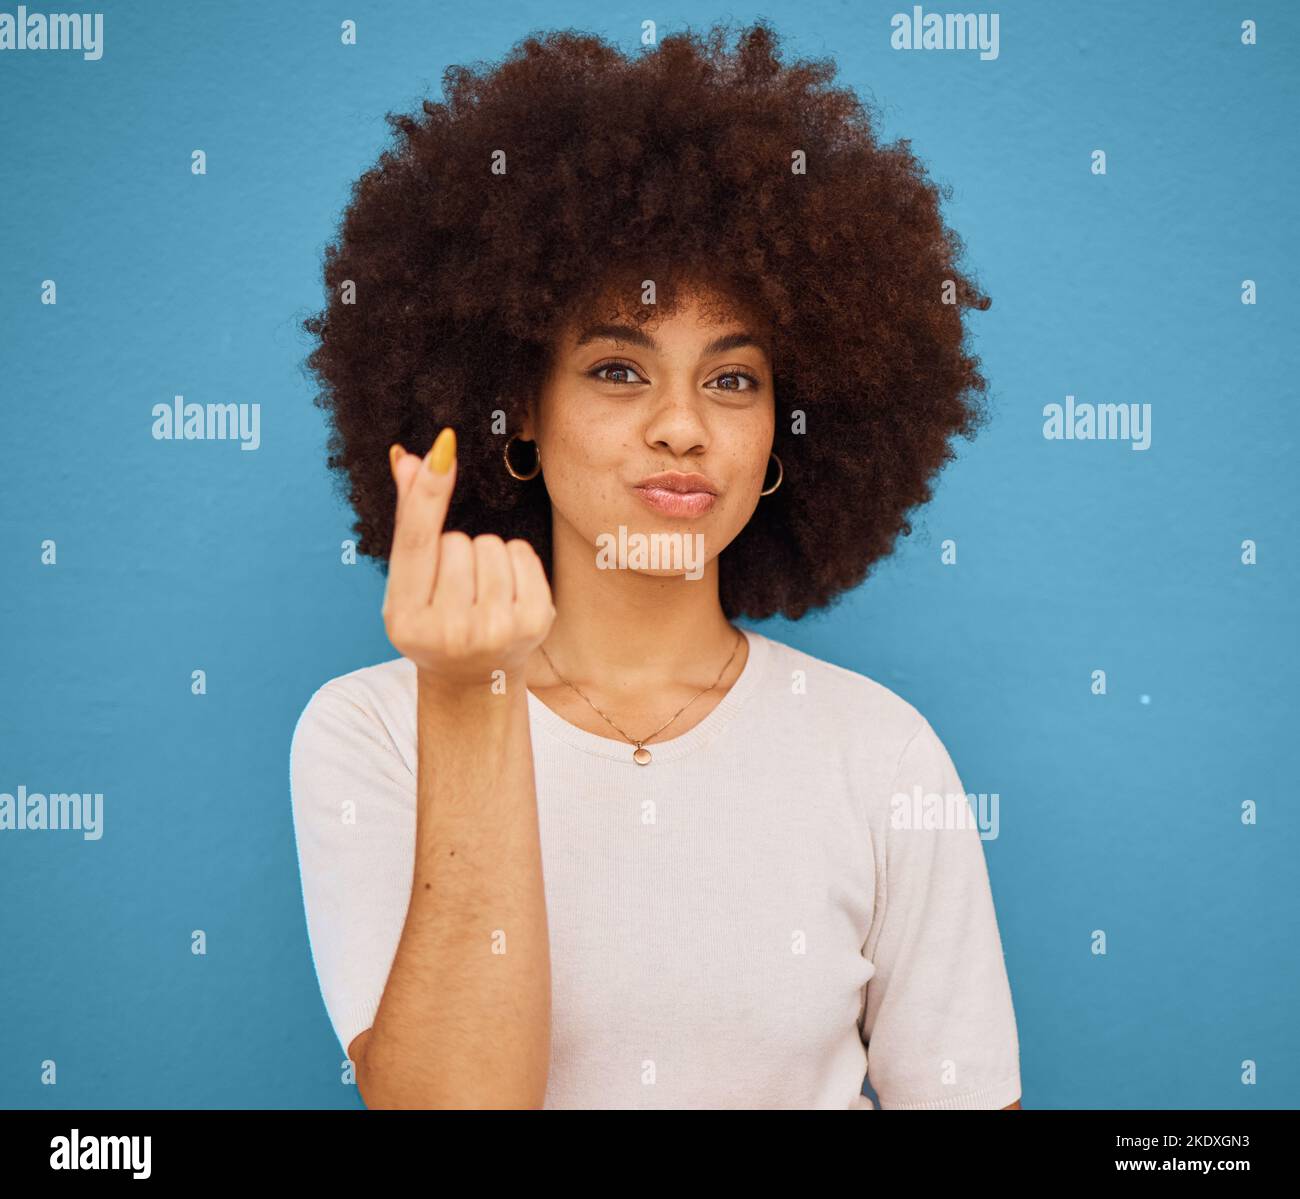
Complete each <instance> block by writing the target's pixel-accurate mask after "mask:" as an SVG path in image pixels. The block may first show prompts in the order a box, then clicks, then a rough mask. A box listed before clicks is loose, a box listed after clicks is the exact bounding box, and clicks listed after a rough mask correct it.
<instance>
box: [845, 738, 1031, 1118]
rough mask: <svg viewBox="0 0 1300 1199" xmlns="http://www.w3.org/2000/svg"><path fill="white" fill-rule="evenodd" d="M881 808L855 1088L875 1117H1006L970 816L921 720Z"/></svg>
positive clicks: (995, 964) (999, 1006)
mask: <svg viewBox="0 0 1300 1199" xmlns="http://www.w3.org/2000/svg"><path fill="white" fill-rule="evenodd" d="M950 797H951V798H950ZM884 798H885V800H886V802H885V803H884V804H882V805H879V806H878V807H877V808H876V809H875V815H874V817H873V821H872V839H873V843H874V850H873V852H874V854H875V857H876V872H877V874H876V877H877V888H876V911H875V914H874V916H873V919H872V926H871V931H870V933H869V935H868V938H867V941H866V943H865V945H864V946H863V955H864V956H865V957H866V958H867V959H868V960H870V961H871V962H872V963H873V965H874V966H875V971H874V973H873V974H872V975H871V977H870V979H869V980H868V982H867V991H866V1002H865V1005H864V1011H863V1018H862V1025H861V1032H862V1038H863V1041H864V1042H865V1043H866V1046H867V1077H868V1078H869V1079H870V1081H871V1085H872V1087H873V1088H874V1089H875V1092H876V1095H877V1097H878V1098H879V1100H880V1106H881V1107H882V1108H884V1109H889V1108H1004V1107H1007V1106H1008V1105H1010V1104H1012V1103H1014V1102H1015V1101H1016V1100H1017V1099H1019V1098H1020V1046H1019V1040H1018V1036H1017V1031H1016V1020H1015V1012H1014V1009H1013V1006H1012V1001H1011V988H1010V983H1009V981H1008V978H1007V970H1006V962H1005V959H1004V957H1003V951H1002V940H1001V936H1000V934H999V931H998V924H997V917H996V915H995V913H994V908H993V894H992V890H991V888H990V885H989V875H988V868H987V866H986V863H985V860H984V849H983V842H982V840H981V838H980V834H979V829H978V827H977V824H976V817H977V815H978V810H977V809H978V805H972V803H971V802H970V800H968V799H967V797H966V792H965V788H964V787H963V786H962V784H961V781H960V779H959V778H958V776H957V771H956V769H955V767H954V766H953V763H952V760H951V758H950V757H949V756H948V752H947V750H946V749H945V748H944V746H943V744H942V742H940V740H939V738H938V737H937V736H936V735H935V733H934V730H933V729H932V728H931V727H930V725H929V724H928V723H927V722H925V721H924V720H922V725H921V727H920V729H918V731H917V732H916V733H915V734H914V735H913V736H912V738H911V740H910V741H908V743H907V745H906V746H905V747H904V749H903V751H902V754H901V755H900V758H899V762H898V767H897V771H896V773H895V777H894V782H893V785H892V787H891V793H890V795H888V796H885V797H884ZM994 827H996V825H995V826H994Z"/></svg>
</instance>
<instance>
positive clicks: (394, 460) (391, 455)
mask: <svg viewBox="0 0 1300 1199" xmlns="http://www.w3.org/2000/svg"><path fill="white" fill-rule="evenodd" d="M404 457H406V451H405V450H404V449H402V447H401V445H400V444H399V443H398V442H396V441H395V442H393V444H392V445H390V446H389V447H388V469H389V470H396V469H397V464H398V463H399V462H400V461H401V460H402V459H403V458H404Z"/></svg>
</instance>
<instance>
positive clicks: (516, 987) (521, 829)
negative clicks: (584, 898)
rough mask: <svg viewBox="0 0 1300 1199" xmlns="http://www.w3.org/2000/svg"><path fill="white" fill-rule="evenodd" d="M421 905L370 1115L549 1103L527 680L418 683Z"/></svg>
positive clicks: (371, 1091)
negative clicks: (496, 690)
mask: <svg viewBox="0 0 1300 1199" xmlns="http://www.w3.org/2000/svg"><path fill="white" fill-rule="evenodd" d="M417 718H418V723H419V728H418V736H419V760H418V777H417V813H416V837H415V864H414V871H413V878H412V891H411V902H410V906H409V908H408V911H407V916H406V921H405V924H404V926H403V929H402V934H401V938H400V940H399V943H398V947H397V952H396V955H395V957H394V961H393V965H392V968H391V970H390V972H389V976H388V981H387V985H386V986H385V989H384V993H383V997H382V999H381V1001H380V1005H379V1010H378V1012H377V1013H376V1016H375V1022H374V1026H373V1028H372V1030H371V1035H370V1038H369V1040H368V1042H367V1044H366V1048H365V1053H364V1062H362V1063H359V1064H358V1080H359V1085H360V1088H361V1092H362V1096H363V1098H364V1099H365V1101H366V1104H367V1106H368V1107H402V1108H447V1107H456V1108H468V1107H473V1108H486V1107H540V1106H541V1105H542V1101H543V1098H544V1096H545V1091H546V1077H547V1071H548V1068H549V1060H550V1029H551V988H550V950H549V936H548V930H547V921H546V902H545V892H544V889H543V884H542V862H541V849H540V842H539V832H538V822H537V799H536V787H535V781H534V775H533V758H532V745H531V740H530V736H529V724H528V695H527V691H526V689H525V686H524V683H523V680H522V678H520V679H510V680H508V683H507V689H506V693H505V694H503V695H494V694H492V693H491V692H490V691H489V689H488V688H487V687H486V686H482V687H474V688H464V687H460V688H455V689H451V688H443V687H441V686H440V685H438V684H434V683H429V682H427V681H426V680H425V679H424V676H421V684H420V691H419V704H418V717H417Z"/></svg>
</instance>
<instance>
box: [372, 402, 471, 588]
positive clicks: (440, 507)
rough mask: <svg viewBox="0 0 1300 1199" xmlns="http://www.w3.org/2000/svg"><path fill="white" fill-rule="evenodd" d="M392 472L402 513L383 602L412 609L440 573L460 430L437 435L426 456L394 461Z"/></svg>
mask: <svg viewBox="0 0 1300 1199" xmlns="http://www.w3.org/2000/svg"><path fill="white" fill-rule="evenodd" d="M435 467H442V468H443V469H442V470H441V471H439V470H435ZM393 477H394V481H395V482H396V484H397V489H398V498H397V513H396V516H395V524H394V527H393V548H392V550H391V552H390V554H389V557H388V586H387V588H386V590H385V595H384V604H385V607H389V606H390V605H391V606H392V607H395V608H397V609H399V610H400V609H407V610H409V609H413V608H417V607H424V606H425V605H427V604H428V603H429V599H430V597H431V596H432V594H433V584H434V580H435V579H436V578H437V574H438V550H439V547H440V542H441V538H442V526H443V523H444V522H445V521H446V519H447V509H448V508H449V507H450V506H451V495H452V492H453V490H455V487H456V434H455V432H454V431H453V430H452V428H451V427H450V426H448V427H447V428H445V429H443V431H442V432H441V433H439V434H438V437H437V440H435V441H434V443H433V448H432V449H430V451H429V453H428V454H427V455H425V457H424V458H420V457H419V456H417V455H415V454H408V455H406V456H405V457H403V458H401V459H400V460H395V461H394V463H393Z"/></svg>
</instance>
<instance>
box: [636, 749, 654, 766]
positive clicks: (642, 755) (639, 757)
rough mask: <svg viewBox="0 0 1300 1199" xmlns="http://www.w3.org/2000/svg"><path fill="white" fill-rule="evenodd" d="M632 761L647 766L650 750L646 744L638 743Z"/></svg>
mask: <svg viewBox="0 0 1300 1199" xmlns="http://www.w3.org/2000/svg"><path fill="white" fill-rule="evenodd" d="M632 761H634V762H635V763H636V764H637V765H638V766H645V765H647V764H648V763H649V761H650V751H649V750H648V749H646V747H645V746H644V745H638V746H637V747H636V749H635V750H634V751H633V753H632Z"/></svg>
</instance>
